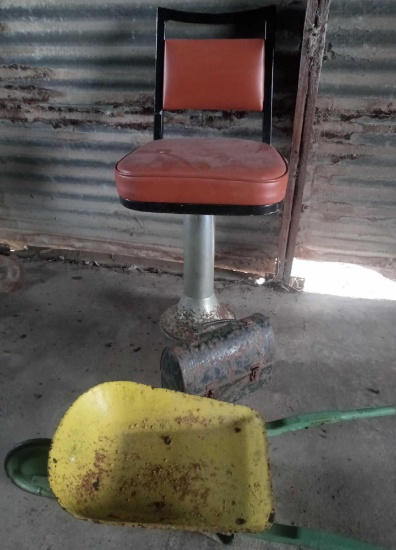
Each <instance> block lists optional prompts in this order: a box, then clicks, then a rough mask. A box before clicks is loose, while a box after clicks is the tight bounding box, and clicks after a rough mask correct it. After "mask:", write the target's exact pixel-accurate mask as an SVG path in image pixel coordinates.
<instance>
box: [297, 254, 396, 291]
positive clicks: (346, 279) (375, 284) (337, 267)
mask: <svg viewBox="0 0 396 550" xmlns="http://www.w3.org/2000/svg"><path fill="white" fill-rule="evenodd" d="M292 276H293V277H303V278H304V279H305V284H304V291H305V292H312V293H317V294H330V295H333V296H345V297H348V298H363V299H368V300H396V281H392V280H391V279H387V278H386V277H384V276H383V275H381V274H380V273H377V271H374V270H373V269H369V268H367V267H362V266H358V265H353V264H346V263H338V262H314V261H310V260H301V259H299V258H296V259H295V260H294V262H293V269H292Z"/></svg>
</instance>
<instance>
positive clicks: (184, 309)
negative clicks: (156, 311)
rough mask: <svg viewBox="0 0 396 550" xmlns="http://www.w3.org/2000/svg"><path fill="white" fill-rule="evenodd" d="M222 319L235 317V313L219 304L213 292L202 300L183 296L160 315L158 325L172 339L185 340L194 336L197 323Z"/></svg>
mask: <svg viewBox="0 0 396 550" xmlns="http://www.w3.org/2000/svg"><path fill="white" fill-rule="evenodd" d="M223 319H235V315H234V313H233V312H232V311H231V310H230V309H228V307H227V306H225V305H223V304H219V302H218V301H217V298H216V296H215V295H214V294H213V296H212V297H210V298H206V299H204V300H192V299H191V298H187V296H183V297H182V298H181V300H180V301H179V303H178V304H175V305H174V306H171V307H170V308H168V309H167V310H166V311H165V312H164V313H163V314H162V315H161V321H160V326H161V329H162V331H163V332H164V333H165V334H166V335H167V336H168V337H169V338H172V340H176V341H186V340H190V339H191V338H193V337H194V333H195V331H197V330H198V327H199V325H202V324H203V323H209V322H212V321H220V320H223Z"/></svg>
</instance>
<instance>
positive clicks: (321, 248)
mask: <svg viewBox="0 0 396 550" xmlns="http://www.w3.org/2000/svg"><path fill="white" fill-rule="evenodd" d="M395 28H396V10H395V4H394V1H392V0H384V1H383V2H375V1H374V0H372V1H371V0H366V1H364V2H363V1H361V0H351V1H348V2H346V1H345V0H333V2H332V5H331V8H330V18H329V25H328V32H327V40H326V42H327V44H326V51H325V58H324V63H323V67H322V76H321V86H320V90H319V98H318V105H317V117H316V133H317V138H318V139H317V144H316V151H315V152H316V154H317V157H316V161H315V162H313V163H312V164H311V167H310V177H309V180H308V181H307V185H306V189H305V196H304V205H303V212H302V215H301V223H300V233H299V237H298V245H297V255H298V256H302V257H308V258H315V259H324V260H332V261H344V262H349V261H351V262H355V263H359V264H365V265H368V266H374V267H381V268H383V269H385V272H388V273H389V274H391V273H392V272H393V273H394V270H395V260H396V245H395V243H396V238H395V236H396V222H395V220H396V180H395V173H396V156H395V146H396V118H395V114H396V104H395V97H394V89H395V71H396V50H395V48H394V43H395V38H396V34H395Z"/></svg>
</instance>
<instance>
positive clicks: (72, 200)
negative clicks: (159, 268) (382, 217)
mask: <svg viewBox="0 0 396 550" xmlns="http://www.w3.org/2000/svg"><path fill="white" fill-rule="evenodd" d="M271 3H273V2H271V1H270V0H269V1H268V4H271ZM276 3H277V4H278V6H279V25H278V36H277V49H276V63H277V70H276V71H275V97H274V144H275V145H276V146H277V147H278V148H279V149H280V151H281V152H282V153H283V154H285V155H286V156H288V152H289V149H290V137H291V125H292V116H293V110H294V102H295V95H296V82H297V75H298V63H299V42H300V36H301V29H302V25H303V17H304V6H305V2H304V1H303V0H301V1H300V0H299V1H298V2H295V1H292V0H279V1H278V2H276ZM167 6H168V7H175V8H183V9H190V10H202V11H213V4H212V3H211V2H208V1H202V0H196V1H194V2H192V0H184V1H183V2H181V1H174V2H170V3H168V4H167ZM244 7H246V8H249V7H256V2H254V1H253V0H252V1H250V0H249V1H248V2H245V3H244ZM240 8H241V6H240V2H237V1H236V0H233V1H231V2H229V1H225V0H220V1H219V2H217V3H216V10H218V11H221V10H223V11H230V10H237V9H240ZM155 11H156V4H155V3H152V2H150V1H144V2H137V1H135V0H131V1H128V2H127V1H126V0H117V1H115V0H100V1H97V0H95V1H93V0H83V1H82V2H77V1H75V0H71V1H70V2H67V3H64V4H59V2H56V1H54V0H29V1H28V0H15V1H11V0H4V1H3V2H2V23H1V27H0V32H1V37H2V49H1V52H0V152H1V154H0V157H1V163H2V166H1V169H2V188H1V191H2V193H1V196H0V224H1V228H2V234H3V235H4V236H3V240H4V239H6V240H7V241H8V242H9V243H13V244H14V245H15V246H16V245H18V243H19V245H21V244H28V245H34V246H40V245H43V246H47V247H51V246H52V247H59V245H60V244H61V243H62V246H64V247H66V248H79V249H80V248H81V247H86V248H88V249H89V250H100V251H105V252H106V251H110V250H114V249H116V250H117V252H118V253H129V252H131V253H133V254H135V253H136V254H141V255H144V254H145V251H147V254H148V255H150V254H154V255H158V256H159V257H161V254H162V257H164V258H170V257H172V258H175V257H177V258H178V259H180V258H181V248H182V246H181V235H182V229H181V217H179V216H171V215H164V216H158V215H155V216H153V215H152V214H145V213H141V212H136V213H135V212H130V211H127V210H126V209H125V208H122V206H121V205H120V204H119V202H118V197H117V194H116V189H115V184H114V177H113V166H114V163H115V162H116V161H117V160H118V159H119V158H121V157H122V156H123V155H124V154H126V153H127V152H129V151H130V150H131V149H132V148H133V147H136V146H138V145H141V144H143V143H145V142H147V141H149V140H151V138H152V128H153V96H154V54H155ZM199 32H201V31H199ZM202 32H203V31H202ZM205 32H206V31H205ZM199 36H200V35H199V34H198V37H199ZM167 123H168V128H169V135H173V136H178V137H183V136H187V135H192V134H196V133H198V134H199V135H203V134H204V133H206V135H219V132H222V134H225V135H228V136H239V137H245V138H251V139H256V138H257V139H259V136H260V123H259V122H258V120H257V119H256V118H255V117H254V116H247V114H246V113H235V114H233V115H231V114H230V113H227V112H215V113H205V114H197V113H184V114H181V113H173V114H172V115H170V116H169V117H168V120H167ZM280 221H281V216H280V215H279V214H278V215H273V216H270V217H268V218H261V217H259V218H257V217H253V218H234V217H229V218H221V217H219V218H218V220H217V226H218V228H217V229H218V231H217V241H216V243H217V253H218V256H217V261H218V264H219V265H222V266H223V267H231V268H234V269H241V270H245V271H254V272H259V273H261V272H265V271H273V270H274V265H275V261H276V254H277V237H278V233H279V228H280Z"/></svg>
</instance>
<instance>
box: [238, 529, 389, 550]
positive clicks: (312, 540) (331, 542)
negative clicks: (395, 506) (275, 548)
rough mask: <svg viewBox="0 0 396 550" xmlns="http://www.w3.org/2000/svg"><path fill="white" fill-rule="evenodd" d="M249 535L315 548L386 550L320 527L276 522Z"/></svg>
mask: <svg viewBox="0 0 396 550" xmlns="http://www.w3.org/2000/svg"><path fill="white" fill-rule="evenodd" d="M248 536H249V537H253V538H256V539H260V540H265V541H268V542H276V543H280V544H290V545H292V546H299V547H302V548H312V549H314V550H385V549H384V548H381V547H379V546H372V545H371V544H366V543H365V542H359V541H357V540H353V539H349V538H346V537H341V536H339V535H334V534H332V533H327V532H325V531H321V530H320V529H311V528H309V527H297V526H293V525H282V524H280V523H274V524H273V525H272V527H271V528H270V529H268V531H265V532H263V533H251V534H249V535H248Z"/></svg>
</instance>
